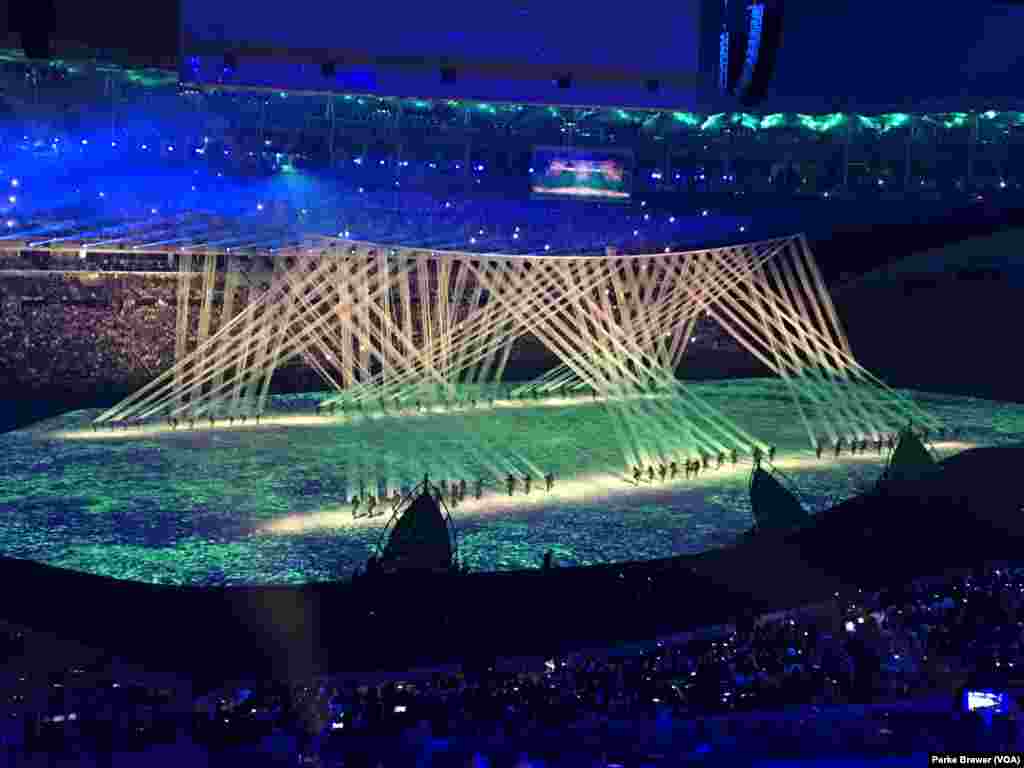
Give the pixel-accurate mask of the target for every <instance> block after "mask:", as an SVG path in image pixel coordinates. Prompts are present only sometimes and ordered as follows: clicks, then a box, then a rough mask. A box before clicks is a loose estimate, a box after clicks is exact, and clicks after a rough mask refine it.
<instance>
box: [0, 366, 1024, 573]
mask: <svg viewBox="0 0 1024 768" xmlns="http://www.w3.org/2000/svg"><path fill="white" fill-rule="evenodd" d="M688 386H689V387H691V388H692V390H693V392H694V393H696V394H697V395H699V396H700V397H703V398H705V399H706V401H707V402H708V403H710V404H712V405H714V406H715V407H716V408H719V409H721V410H722V412H724V413H727V414H729V416H730V417H731V418H732V419H734V420H735V423H736V424H737V425H739V426H740V427H742V428H743V429H744V430H747V431H748V432H749V433H750V434H752V435H754V436H756V437H757V438H759V439H761V440H764V441H766V442H768V443H771V444H774V445H776V446H777V447H778V454H777V456H776V460H775V465H776V466H777V467H778V468H779V469H780V470H781V471H782V472H783V473H785V474H786V475H787V476H788V478H789V479H790V480H791V481H792V484H793V485H794V486H795V487H796V489H797V490H798V491H799V492H800V494H801V497H802V500H803V501H804V502H805V505H806V506H807V507H808V509H810V510H811V511H818V510H820V509H823V508H825V507H827V506H829V505H831V504H833V503H835V502H836V501H839V500H841V499H843V498H846V497H848V496H850V495H852V494H854V493H856V492H858V491H859V490H862V489H866V488H867V487H869V486H870V485H871V484H872V483H873V482H874V480H875V479H876V478H877V476H878V474H879V473H880V471H881V469H882V467H883V464H884V461H885V457H884V456H879V455H878V454H877V453H876V452H875V450H874V448H873V447H872V448H871V449H870V450H869V451H868V452H867V454H863V455H857V456H849V455H846V454H844V455H843V456H842V457H841V458H840V459H838V460H836V459H834V458H833V457H832V455H831V453H830V452H828V451H826V453H825V454H824V456H823V458H822V459H820V460H819V459H816V458H815V456H814V452H813V451H812V450H811V448H810V446H809V444H808V439H807V435H806V433H805V432H804V431H803V427H802V425H801V422H800V419H799V418H797V416H796V414H795V412H794V407H793V404H792V401H791V400H790V399H789V395H788V392H787V390H786V387H785V384H784V383H783V382H781V381H778V380H742V381H728V382H704V383H691V384H689V385H688ZM904 394H907V395H910V396H912V397H913V399H914V400H915V401H916V402H917V404H918V405H920V406H921V407H923V408H924V409H925V410H926V411H927V412H928V413H929V414H931V415H933V416H935V417H937V418H938V419H940V420H941V421H942V422H943V423H944V424H946V425H947V426H949V427H958V428H960V429H961V430H963V432H962V434H961V435H960V436H959V438H958V440H957V441H947V442H942V443H939V444H937V445H936V446H935V447H936V452H937V454H938V455H939V456H940V458H941V457H945V456H948V455H951V454H953V453H956V452H958V451H961V450H964V449H966V448H969V447H973V446H975V445H998V444H1003V443H1010V442H1016V441H1019V440H1021V438H1022V437H1024V405H1007V404H1002V403H995V402H991V401H984V400H977V399H973V398H960V397H950V396H941V395H932V394H923V393H910V392H905V393H904ZM325 397H326V394H325V393H317V394H308V395H291V396H277V397H274V398H273V399H272V404H271V409H270V411H269V412H268V414H267V415H266V416H265V417H264V418H263V419H262V420H261V423H260V424H259V425H258V426H257V425H256V424H255V423H253V422H252V421H251V420H250V421H249V422H248V423H247V424H246V425H244V426H242V425H239V424H235V425H234V426H229V425H227V424H221V423H218V424H217V425H216V426H214V427H210V426H209V425H208V423H206V422H203V423H202V424H201V425H200V424H197V425H196V426H195V428H194V429H188V428H183V427H179V428H178V429H177V430H175V431H171V430H170V429H169V428H167V427H165V426H163V425H159V426H156V425H154V426H152V427H142V428H138V427H133V428H129V429H127V430H123V431H122V430H118V431H115V432H111V431H109V430H108V429H102V430H101V431H99V432H93V431H92V429H91V427H90V422H91V420H92V419H93V418H94V417H95V416H96V415H97V413H98V412H97V411H75V412H72V413H68V414H65V415H63V416H60V417H58V418H55V419H50V420H47V421H45V422H40V423H38V424H36V425H34V426H33V427H31V428H29V429H26V430H22V431H17V432H10V433H7V434H3V435H0V554H2V555H6V556H11V557H19V558H28V559H32V560H36V561H39V562H43V563H49V564H52V565H57V566H62V567H66V568H72V569H77V570H81V571H86V572H90V573H97V574H103V575H107V576H113V577H116V578H122V579H132V580H138V581H145V582H153V583H164V584H297V583H303V582H310V581H323V580H329V579H334V578H338V577H339V576H340V577H343V578H348V577H349V576H350V575H351V573H352V571H353V570H354V569H355V568H356V567H357V566H359V565H362V564H363V563H365V560H366V557H367V556H368V555H369V554H370V552H371V551H372V548H373V547H374V545H375V544H376V543H377V542H378V539H379V537H380V535H381V532H382V530H383V528H384V525H385V523H386V522H387V520H388V519H389V517H390V508H388V509H387V511H386V513H385V514H384V515H381V516H378V517H375V518H372V519H367V518H360V519H356V520H354V519H353V517H352V508H351V506H350V505H349V504H347V503H344V504H343V503H341V499H342V498H343V495H344V497H345V498H348V497H350V496H351V495H352V494H353V492H355V491H357V490H358V483H359V479H360V478H364V482H366V483H368V484H369V483H370V482H373V478H375V477H379V476H388V477H398V476H400V475H401V474H402V473H403V472H404V473H405V475H408V476H407V477H402V478H401V479H402V480H403V481H407V482H409V483H412V482H415V481H417V480H419V479H421V478H422V475H423V472H424V471H430V472H431V477H432V479H437V480H440V479H441V478H445V479H449V480H451V479H456V480H459V479H463V478H465V479H466V481H467V483H468V485H469V493H468V498H467V500H466V501H465V502H463V503H461V504H460V505H459V506H458V507H457V508H456V509H455V510H453V513H452V514H453V518H454V521H455V524H456V527H457V530H458V534H459V550H460V556H461V558H462V560H463V561H464V562H465V563H467V564H468V565H469V567H470V568H471V569H473V570H508V569H518V568H534V567H539V566H540V564H541V560H542V557H543V554H544V552H545V551H547V550H549V549H550V550H552V551H553V552H554V556H555V560H556V561H557V562H558V563H559V564H562V565H586V564H596V563H608V562H618V561H625V560H639V559H651V558H658V557H668V556H672V555H679V554H690V553H697V552H702V551H704V550H707V549H710V548H713V547H718V546H722V545H724V544H726V543H728V542H730V541H732V540H733V539H735V537H736V536H737V535H739V534H741V533H742V532H743V531H745V530H747V529H748V528H749V527H750V525H751V516H750V503H749V498H748V481H749V472H750V463H749V461H743V460H741V461H740V463H739V464H737V465H736V466H730V464H729V463H728V462H727V463H726V465H725V466H724V467H722V468H721V469H714V468H712V469H710V470H708V471H706V472H702V473H701V475H700V476H699V477H698V478H696V479H684V478H683V477H682V473H681V472H680V476H679V477H678V478H677V479H676V480H675V481H674V482H672V481H669V482H665V483H662V482H660V481H657V480H656V481H655V482H654V483H647V482H644V483H641V484H640V485H639V486H635V485H634V484H633V483H632V478H631V477H628V478H627V476H626V467H625V462H624V459H623V452H622V448H621V446H620V444H619V443H618V441H617V440H616V439H615V437H614V435H615V431H614V429H613V427H612V425H611V423H610V417H609V416H608V414H607V412H606V410H605V406H604V405H603V404H602V403H600V402H593V401H592V400H591V399H590V397H589V396H583V397H580V398H577V399H574V400H565V399H561V400H558V399H552V400H549V401H545V402H540V403H534V402H509V401H502V400H501V399H499V400H498V402H497V403H496V406H495V407H489V406H488V407H479V408H477V409H476V410H473V409H466V410H455V411H450V412H441V411H436V412H424V413H415V412H414V413H407V414H405V415H390V416H386V415H376V416H373V417H358V416H357V417H353V416H346V417H340V416H334V417H331V416H316V415H315V410H316V405H317V403H318V402H319V401H321V400H323V399H324V398H325ZM680 428H681V429H682V428H683V425H680ZM473 433H475V434H474V439H473V441H468V440H466V435H467V434H473ZM470 442H472V443H473V445H475V446H478V447H477V448H476V449H474V450H475V451H477V452H476V453H472V452H470V449H469V447H468V446H469V443H470ZM481 445H483V446H486V447H487V448H488V451H487V452H488V454H490V455H489V456H481V455H480V454H479V446H481ZM461 446H467V448H466V451H467V453H466V454H465V455H464V456H463V458H462V460H461V461H460V462H459V463H458V464H457V465H451V464H449V465H448V466H442V465H439V464H438V461H439V459H438V457H440V456H447V457H451V456H457V455H459V451H460V447H461ZM503 455H505V456H515V457H516V460H517V463H518V464H520V465H526V466H530V467H533V468H534V469H535V472H536V473H537V474H536V475H535V477H534V481H533V487H532V492H531V494H530V495H529V496H526V495H523V489H522V484H521V483H520V485H519V487H518V488H517V489H516V492H515V495H514V496H512V497H511V498H510V497H509V496H508V495H507V493H506V489H505V483H504V480H503V475H501V474H499V473H498V472H499V470H498V466H497V465H496V464H495V463H494V461H493V459H494V457H499V456H503ZM714 464H715V462H712V467H714ZM401 467H404V468H405V469H404V470H400V469H399V468H401ZM412 467H415V468H416V469H415V470H413V469H409V468H412ZM414 472H415V474H413V473H414ZM546 472H553V473H554V474H555V476H556V482H555V486H554V489H553V491H551V492H550V493H549V492H546V491H545V489H544V483H543V481H542V480H541V479H540V477H541V476H542V475H543V474H544V473H546ZM481 473H482V474H486V475H488V486H487V487H486V488H485V490H484V493H483V496H482V498H481V499H480V500H476V499H475V498H473V496H474V490H475V489H474V485H475V482H476V478H477V476H478V474H481Z"/></svg>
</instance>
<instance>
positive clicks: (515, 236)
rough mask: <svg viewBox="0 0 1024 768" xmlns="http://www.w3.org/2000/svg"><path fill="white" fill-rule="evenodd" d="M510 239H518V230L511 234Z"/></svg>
mask: <svg viewBox="0 0 1024 768" xmlns="http://www.w3.org/2000/svg"><path fill="white" fill-rule="evenodd" d="M512 239H513V240H518V239H519V233H518V232H516V233H514V234H513V235H512Z"/></svg>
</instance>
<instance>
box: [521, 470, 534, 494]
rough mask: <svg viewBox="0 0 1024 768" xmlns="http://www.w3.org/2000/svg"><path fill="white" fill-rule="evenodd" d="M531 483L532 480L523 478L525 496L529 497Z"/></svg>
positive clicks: (528, 477)
mask: <svg viewBox="0 0 1024 768" xmlns="http://www.w3.org/2000/svg"><path fill="white" fill-rule="evenodd" d="M532 482H533V478H532V477H530V476H529V475H527V476H526V477H524V478H523V489H524V490H525V491H526V495H527V496H529V495H530V484H531V483H532Z"/></svg>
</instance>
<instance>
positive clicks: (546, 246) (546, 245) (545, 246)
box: [544, 243, 551, 251]
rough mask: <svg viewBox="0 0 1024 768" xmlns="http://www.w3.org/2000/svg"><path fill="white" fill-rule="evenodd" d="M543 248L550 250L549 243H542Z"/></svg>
mask: <svg viewBox="0 0 1024 768" xmlns="http://www.w3.org/2000/svg"><path fill="white" fill-rule="evenodd" d="M544 250H545V251H550V250H551V246H550V245H548V244H547V243H545V244H544Z"/></svg>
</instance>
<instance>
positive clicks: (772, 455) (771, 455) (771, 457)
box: [768, 445, 775, 461]
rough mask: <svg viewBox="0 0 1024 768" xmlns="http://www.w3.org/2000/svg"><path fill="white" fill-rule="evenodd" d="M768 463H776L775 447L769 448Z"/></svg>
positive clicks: (770, 446)
mask: <svg viewBox="0 0 1024 768" xmlns="http://www.w3.org/2000/svg"><path fill="white" fill-rule="evenodd" d="M768 461H775V446H774V445H769V446H768Z"/></svg>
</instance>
